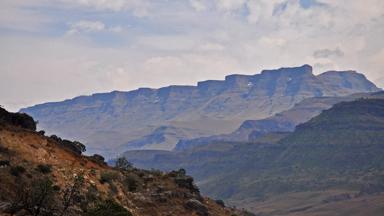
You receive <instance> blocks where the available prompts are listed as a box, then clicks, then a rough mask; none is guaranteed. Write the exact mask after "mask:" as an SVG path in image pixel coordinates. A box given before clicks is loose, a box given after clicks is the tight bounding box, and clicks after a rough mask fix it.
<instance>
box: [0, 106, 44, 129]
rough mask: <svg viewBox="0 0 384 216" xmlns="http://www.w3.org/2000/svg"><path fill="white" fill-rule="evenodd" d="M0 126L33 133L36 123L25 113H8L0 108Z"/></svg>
mask: <svg viewBox="0 0 384 216" xmlns="http://www.w3.org/2000/svg"><path fill="white" fill-rule="evenodd" d="M0 124H8V125H13V126H16V127H21V128H25V129H29V130H33V131H35V130H36V124H37V122H35V121H34V120H33V118H32V117H31V116H29V115H27V114H25V113H10V112H8V111H7V110H5V109H3V108H1V107H0Z"/></svg>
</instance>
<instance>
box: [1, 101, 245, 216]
mask: <svg viewBox="0 0 384 216" xmlns="http://www.w3.org/2000/svg"><path fill="white" fill-rule="evenodd" d="M0 111H1V112H0V114H2V116H1V117H0V215H15V214H16V215H26V216H27V215H34V216H38V215H39V216H40V215H47V216H48V215H50V216H52V215H60V216H64V215H65V216H70V215H73V216H75V215H76V216H77V215H84V216H117V215H118V216H145V215H148V216H149V215H150V216H162V215H164V216H165V215H186V216H187V215H190V216H196V215H200V216H203V215H217V216H221V215H231V216H232V215H243V214H245V213H243V212H241V211H236V210H233V209H230V208H225V207H223V206H222V203H216V202H215V201H213V200H211V199H208V198H205V197H202V196H201V195H200V193H199V189H198V188H197V187H196V186H195V185H194V183H193V178H192V177H190V176H187V175H186V174H185V171H183V170H179V171H173V172H170V173H165V172H161V171H148V170H142V169H137V168H134V167H132V166H131V165H130V164H129V163H127V161H124V160H123V159H121V160H119V161H118V163H117V162H116V166H115V167H109V166H107V165H106V163H105V162H104V159H103V157H101V156H99V155H94V156H83V155H81V152H82V151H84V150H85V149H84V146H83V145H82V144H81V143H79V142H72V141H69V140H62V139H61V138H59V137H56V136H51V137H47V136H44V133H43V132H36V131H35V130H34V128H35V127H34V121H33V119H32V118H30V117H26V115H20V114H12V113H8V112H6V111H5V110H3V109H1V108H0ZM4 116H6V118H3V117H4ZM31 120H32V121H31Z"/></svg>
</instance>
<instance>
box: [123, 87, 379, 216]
mask: <svg viewBox="0 0 384 216" xmlns="http://www.w3.org/2000/svg"><path fill="white" fill-rule="evenodd" d="M383 112H384V93H383V92H377V93H371V94H366V95H365V96H363V95H361V97H358V98H355V100H352V101H347V102H340V103H337V104H335V105H334V106H332V107H331V108H330V109H326V110H324V111H322V112H321V113H320V114H319V115H317V116H315V117H314V118H312V119H310V120H309V121H307V122H305V123H302V124H299V125H298V126H297V127H296V129H295V130H294V132H270V133H265V134H264V135H261V136H259V137H258V138H255V139H254V140H253V141H252V142H251V141H248V142H229V141H218V140H216V141H212V142H209V143H205V144H200V145H195V146H191V147H189V148H185V149H179V150H178V151H143V150H141V151H128V152H126V153H125V157H126V158H128V159H129V160H130V161H131V162H133V163H135V164H136V165H137V166H139V167H152V168H157V169H162V170H169V169H174V168H178V167H184V168H185V169H186V170H188V171H189V172H190V173H191V174H192V175H193V176H194V177H195V178H196V180H197V183H198V185H199V186H200V187H201V189H202V192H203V193H205V194H207V195H210V196H212V197H214V198H215V197H216V198H218V197H220V198H221V199H224V200H225V201H226V202H228V203H230V204H234V205H238V206H240V207H244V208H247V209H250V210H252V211H253V212H254V213H255V214H256V215H271V216H272V215H381V214H382V213H383V211H382V205H381V204H380V202H382V201H380V200H383V199H384V196H383V195H382V192H384V184H383V177H384V164H383V161H384V156H383V155H384V152H383V149H384V148H383V147H384V146H383V143H384V136H383V134H384V113H383ZM368 203H369V205H370V208H368V209H369V210H368V209H367V211H366V212H365V211H363V209H366V208H365V207H364V206H365V205H367V204H368ZM351 209H355V210H351Z"/></svg>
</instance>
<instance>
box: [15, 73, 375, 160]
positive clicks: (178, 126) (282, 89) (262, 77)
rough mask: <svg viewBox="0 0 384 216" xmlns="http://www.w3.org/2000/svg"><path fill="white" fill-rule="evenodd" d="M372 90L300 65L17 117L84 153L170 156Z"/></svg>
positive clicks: (358, 77) (353, 76) (358, 80)
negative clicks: (190, 144)
mask: <svg viewBox="0 0 384 216" xmlns="http://www.w3.org/2000/svg"><path fill="white" fill-rule="evenodd" d="M378 90H379V89H378V88H377V87H376V86H375V85H374V84H373V83H372V82H370V81H369V80H367V79H366V78H365V77H364V75H362V74H359V73H357V72H355V71H328V72H325V73H322V74H320V75H314V74H313V71H312V67H311V66H309V65H303V66H301V67H293V68H280V69H276V70H264V71H262V72H261V73H259V74H256V75H236V74H235V75H229V76H226V77H225V80H207V81H202V82H199V83H198V84H197V86H169V87H164V88H160V89H151V88H140V89H137V90H134V91H129V92H119V91H114V92H110V93H100V94H93V95H90V96H80V97H76V98H74V99H70V100H65V101H62V102H51V103H45V104H40V105H35V106H32V107H28V108H25V109H21V110H20V111H21V112H24V113H27V114H29V115H31V116H32V117H33V118H34V119H36V120H38V122H39V125H38V127H39V128H40V129H43V130H45V131H46V132H47V133H49V134H57V135H59V136H64V137H70V138H72V139H76V140H80V141H82V142H84V143H85V144H86V145H87V147H88V151H89V153H100V154H103V155H105V156H107V157H112V156H114V155H116V154H118V153H121V152H124V151H126V150H138V149H152V150H172V149H174V148H175V147H176V144H177V143H179V141H180V140H189V139H194V138H199V137H207V136H212V135H219V134H226V133H231V132H233V131H234V130H236V129H237V128H239V126H241V125H242V127H245V126H246V125H247V124H249V123H250V122H249V121H248V122H246V123H244V121H247V120H259V119H265V118H268V117H271V116H273V115H275V114H277V113H280V112H282V111H285V110H289V109H290V108H292V107H294V106H295V105H296V104H297V103H299V102H301V101H302V100H304V99H306V98H312V97H340V96H346V95H350V94H354V93H361V92H375V91H378ZM299 122H300V121H299ZM290 127H291V129H292V127H293V125H292V126H290Z"/></svg>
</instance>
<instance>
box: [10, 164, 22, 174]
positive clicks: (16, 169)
mask: <svg viewBox="0 0 384 216" xmlns="http://www.w3.org/2000/svg"><path fill="white" fill-rule="evenodd" d="M9 172H10V173H11V175H13V176H20V174H23V173H25V168H24V167H23V166H14V167H11V169H10V170H9Z"/></svg>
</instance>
